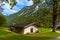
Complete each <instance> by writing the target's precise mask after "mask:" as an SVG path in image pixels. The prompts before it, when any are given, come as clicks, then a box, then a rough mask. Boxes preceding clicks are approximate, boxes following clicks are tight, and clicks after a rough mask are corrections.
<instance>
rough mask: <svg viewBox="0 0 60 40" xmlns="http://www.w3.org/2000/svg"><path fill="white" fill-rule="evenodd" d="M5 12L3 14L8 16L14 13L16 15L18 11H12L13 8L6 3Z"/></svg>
mask: <svg viewBox="0 0 60 40" xmlns="http://www.w3.org/2000/svg"><path fill="white" fill-rule="evenodd" d="M3 8H4V11H3V12H2V13H3V14H4V15H7V14H12V13H16V12H17V11H16V10H13V9H10V8H11V6H10V5H9V4H8V3H5V5H4V7H3Z"/></svg>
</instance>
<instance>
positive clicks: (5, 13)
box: [2, 0, 33, 15]
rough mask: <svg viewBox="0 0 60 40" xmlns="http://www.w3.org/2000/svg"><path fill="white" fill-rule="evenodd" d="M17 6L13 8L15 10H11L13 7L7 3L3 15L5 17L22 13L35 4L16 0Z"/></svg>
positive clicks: (25, 0)
mask: <svg viewBox="0 0 60 40" xmlns="http://www.w3.org/2000/svg"><path fill="white" fill-rule="evenodd" d="M16 1H17V4H16V5H15V6H14V7H13V9H10V8H11V6H10V5H9V4H8V3H5V2H4V3H5V5H4V7H3V8H4V11H3V12H2V14H4V15H10V14H13V13H16V12H18V11H20V10H21V9H22V8H23V7H24V6H30V5H32V4H33V1H32V0H31V1H27V0H16Z"/></svg>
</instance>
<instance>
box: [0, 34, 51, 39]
mask: <svg viewBox="0 0 60 40" xmlns="http://www.w3.org/2000/svg"><path fill="white" fill-rule="evenodd" d="M50 38H51V37H46V36H41V37H36V36H35V37H33V36H23V35H11V36H8V37H2V38H0V40H48V39H50Z"/></svg>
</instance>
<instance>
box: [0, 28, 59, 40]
mask: <svg viewBox="0 0 60 40" xmlns="http://www.w3.org/2000/svg"><path fill="white" fill-rule="evenodd" d="M50 30H51V28H39V33H35V34H28V35H21V34H17V33H14V32H8V31H7V28H1V29H0V40H49V39H52V38H55V37H58V36H60V34H59V33H53V32H51V31H50Z"/></svg>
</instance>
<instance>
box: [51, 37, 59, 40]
mask: <svg viewBox="0 0 60 40" xmlns="http://www.w3.org/2000/svg"><path fill="white" fill-rule="evenodd" d="M50 40H60V37H57V38H55V39H50Z"/></svg>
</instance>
